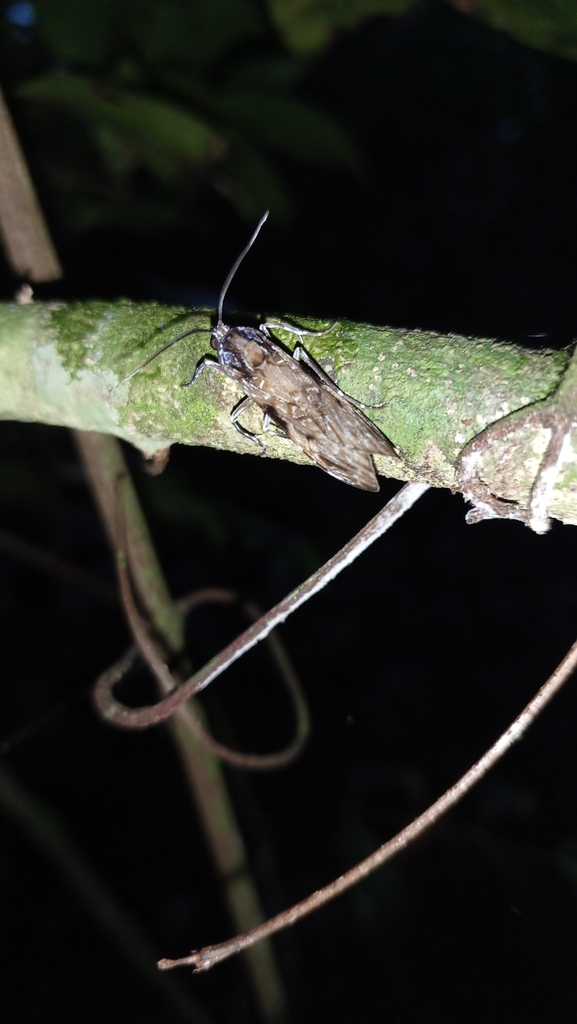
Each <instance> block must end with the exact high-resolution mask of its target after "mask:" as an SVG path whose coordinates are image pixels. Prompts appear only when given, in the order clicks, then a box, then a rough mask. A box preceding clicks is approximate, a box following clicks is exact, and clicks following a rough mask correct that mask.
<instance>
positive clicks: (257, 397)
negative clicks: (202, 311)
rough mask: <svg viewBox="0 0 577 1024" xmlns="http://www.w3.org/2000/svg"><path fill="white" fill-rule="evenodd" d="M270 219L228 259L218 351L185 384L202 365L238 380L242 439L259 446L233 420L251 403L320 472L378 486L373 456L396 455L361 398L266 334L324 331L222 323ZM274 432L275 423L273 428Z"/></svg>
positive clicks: (214, 340) (215, 338)
mask: <svg viewBox="0 0 577 1024" xmlns="http://www.w3.org/2000/svg"><path fill="white" fill-rule="evenodd" d="M267 217H268V211H267V212H266V213H265V214H264V216H263V217H261V219H260V221H259V223H258V225H257V227H256V229H255V231H254V232H253V234H252V237H251V238H250V240H249V242H248V244H247V245H246V246H245V248H244V249H243V251H242V252H241V254H240V256H239V257H238V258H237V260H236V261H235V263H234V264H233V266H232V268H231V270H230V272H229V274H228V276H227V278H226V281H225V282H224V285H223V286H222V290H221V293H220V296H219V302H218V314H217V315H218V319H217V323H216V325H215V326H214V327H213V328H212V329H211V331H210V343H211V346H212V348H213V349H214V350H215V352H216V357H217V358H216V360H215V359H214V357H212V356H204V357H203V358H202V359H201V360H200V362H199V363H198V366H197V367H196V370H195V373H194V376H193V378H192V380H191V381H190V382H189V384H188V385H187V387H190V386H192V385H193V384H194V383H195V382H196V380H197V379H198V377H199V374H200V373H201V372H202V371H203V369H205V368H206V367H213V368H214V369H217V370H220V371H221V372H222V373H225V374H226V375H227V377H230V378H231V379H232V380H234V381H236V382H237V384H239V385H240V387H241V388H242V390H243V391H244V393H245V398H243V399H242V401H241V402H240V403H239V404H238V405H237V406H236V407H235V408H234V409H233V410H232V412H231V417H230V419H231V423H232V425H233V426H234V427H235V429H236V430H237V431H238V432H239V433H240V434H242V436H243V437H245V438H247V439H248V440H250V441H253V442H255V443H256V444H260V445H261V447H264V446H263V445H262V442H261V441H260V440H259V438H258V437H257V436H256V435H255V434H252V433H250V432H249V431H248V430H246V429H245V428H244V427H243V426H241V424H240V423H239V422H238V419H239V417H240V416H241V415H242V414H243V413H244V412H246V411H247V409H248V408H249V407H250V406H251V405H253V404H255V405H258V406H259V408H260V409H262V412H263V429H264V430H265V431H266V430H270V429H271V424H274V427H276V429H277V432H280V433H281V434H283V435H284V436H286V437H288V438H289V439H290V440H291V441H292V442H293V443H294V444H296V446H297V448H300V450H301V451H302V452H304V453H305V455H308V456H309V458H310V459H312V461H313V462H315V463H316V464H317V466H320V468H321V469H324V471H325V472H326V473H329V474H330V475H331V476H334V477H336V478H337V480H342V481H343V483H346V484H351V486H353V487H359V488H360V489H361V490H364V491H378V490H379V483H378V480H377V475H376V472H375V465H374V462H373V458H372V457H373V455H388V456H389V458H395V459H397V458H398V457H399V456H398V455H397V452H396V451H395V449H394V447H393V445H392V444H391V442H390V441H389V440H388V438H386V437H385V435H384V434H382V433H381V431H380V430H379V429H378V428H377V427H376V426H375V425H374V423H372V422H371V421H370V420H369V419H368V418H367V417H366V416H365V415H364V413H363V412H361V408H360V407H361V405H362V403H360V402H357V401H355V399H353V398H350V397H349V396H348V395H345V394H344V392H342V391H341V390H340V388H339V387H338V386H337V385H336V384H335V383H334V381H332V380H331V378H330V377H329V376H328V374H326V373H325V372H324V370H323V369H322V368H321V367H320V366H319V365H318V363H316V362H315V361H314V359H312V357H311V356H310V355H309V354H308V353H307V352H306V351H305V349H304V348H303V346H302V345H301V344H300V343H299V344H298V345H297V346H296V348H295V349H294V352H292V353H291V352H288V351H287V350H286V349H285V348H283V347H282V346H281V345H280V344H279V343H278V342H277V341H275V339H274V338H273V337H272V335H271V333H270V332H271V331H272V330H275V329H277V330H278V329H279V328H280V329H282V330H285V331H288V332H289V333H291V334H295V335H297V336H298V337H299V340H300V339H301V338H302V337H303V336H305V335H314V336H317V337H318V336H319V335H323V334H328V333H330V331H332V330H334V328H335V327H337V326H338V324H333V326H332V327H330V328H329V330H328V331H307V330H305V329H304V328H300V327H294V326H293V325H292V324H285V323H268V322H267V323H262V324H260V325H259V327H258V328H254V327H227V325H226V324H225V323H224V322H223V318H222V317H223V306H224V299H225V296H226V293H227V291H228V288H229V286H230V283H231V281H232V279H233V277H234V275H235V274H236V272H237V270H238V268H239V266H240V264H241V263H242V261H243V260H244V258H245V256H246V254H247V253H248V252H249V250H250V249H251V248H252V246H253V245H254V242H255V240H256V238H257V236H258V233H259V231H260V229H261V228H262V226H263V224H264V222H265V220H266V219H267ZM201 330H203V328H193V329H192V330H190V331H185V333H184V334H180V335H179V336H178V337H177V338H174V339H173V340H172V341H169V342H168V343H167V344H166V345H164V346H163V347H162V348H161V349H159V350H158V352H155V354H154V355H153V356H150V357H149V359H147V360H145V362H143V363H141V364H140V366H138V367H137V368H136V370H133V371H132V373H131V374H129V375H128V377H125V378H124V379H125V380H129V379H130V377H133V376H134V374H135V373H138V372H139V371H140V370H142V369H143V368H144V367H145V366H147V365H148V363H150V362H151V361H152V360H153V359H156V357H157V356H158V355H160V353H161V352H164V351H166V349H168V348H170V347H171V346H172V345H175V344H176V343H177V342H178V341H181V340H182V339H183V338H186V337H188V336H189V335H190V334H194V333H197V332H199V331H201ZM273 429H274V428H273Z"/></svg>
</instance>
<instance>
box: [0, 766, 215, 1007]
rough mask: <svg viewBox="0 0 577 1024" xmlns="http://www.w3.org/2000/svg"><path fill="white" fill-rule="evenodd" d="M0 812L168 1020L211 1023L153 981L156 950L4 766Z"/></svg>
mask: <svg viewBox="0 0 577 1024" xmlns="http://www.w3.org/2000/svg"><path fill="white" fill-rule="evenodd" d="M0 811H1V812H2V815H6V816H8V817H9V818H10V819H11V820H12V821H14V822H15V823H16V824H17V825H18V826H19V827H20V828H22V829H23V830H24V832H25V833H26V835H27V837H28V838H29V839H30V840H31V841H32V842H33V843H35V845H36V846H37V848H38V849H39V850H41V851H42V852H43V853H44V854H45V855H46V856H47V857H49V858H50V860H51V861H52V862H53V864H54V865H55V867H56V868H57V869H58V870H59V871H60V872H61V873H62V876H63V878H64V881H65V882H66V884H67V885H69V886H70V888H71V889H72V890H73V891H74V892H75V893H76V895H77V897H78V898H79V900H80V901H81V902H82V903H83V904H84V906H85V907H86V908H87V910H88V911H89V913H90V915H91V917H92V918H93V920H94V921H95V922H96V923H97V925H98V926H100V928H102V930H103V931H104V933H105V934H106V936H107V938H108V939H109V940H110V941H111V942H113V943H114V945H115V946H116V947H117V949H119V950H120V952H121V953H122V955H123V956H124V957H125V959H126V960H127V961H128V963H130V964H132V966H133V968H134V969H135V970H136V971H137V972H138V973H139V975H140V977H141V979H144V980H145V981H146V982H147V984H149V985H151V986H152V988H153V989H154V990H156V992H157V994H158V995H160V996H162V998H163V999H164V1000H165V1006H166V1010H167V1012H169V1013H170V1018H171V1020H172V1019H178V1020H181V1021H187V1022H188V1024H210V1020H209V1017H208V1014H207V1013H205V1011H204V1010H203V1008H202V1007H201V1006H200V1004H199V1003H198V1002H197V1000H196V998H195V996H194V995H193V994H192V993H189V992H186V990H185V989H183V988H181V987H180V985H177V986H176V987H175V986H172V985H171V986H170V987H167V986H165V985H162V986H159V985H158V982H157V979H158V972H157V971H156V970H155V956H156V955H157V954H156V953H155V949H154V945H153V944H152V943H151V941H150V940H149V939H148V937H147V936H146V935H145V933H144V932H143V931H142V929H141V926H140V924H139V923H138V921H136V920H135V919H134V918H133V917H131V915H130V914H129V913H128V912H127V911H126V910H125V908H124V907H123V906H122V905H121V904H120V903H119V902H118V900H117V899H116V896H115V895H114V893H113V892H111V890H110V889H109V888H108V886H107V885H106V883H105V882H104V881H103V880H102V878H100V876H99V875H98V874H97V873H96V872H95V871H94V869H93V867H92V866H91V865H90V864H89V863H88V861H87V860H86V859H85V858H84V855H83V854H82V852H81V851H80V850H79V849H78V848H77V847H76V845H75V842H74V840H73V839H72V837H71V836H70V835H69V833H68V832H67V830H66V828H65V827H64V826H63V825H62V824H61V823H60V821H59V819H58V817H57V816H56V815H55V814H54V812H53V811H52V810H51V809H50V807H48V806H47V805H46V804H44V803H43V802H42V801H40V800H38V798H37V797H35V796H34V795H33V794H32V793H31V792H30V791H29V790H27V789H26V788H25V787H24V786H23V785H22V783H21V782H19V781H18V779H17V778H16V777H15V776H14V775H13V774H12V772H10V771H9V770H8V769H7V768H5V767H3V766H0ZM163 1019H164V1020H165V1019H166V1018H165V1017H163Z"/></svg>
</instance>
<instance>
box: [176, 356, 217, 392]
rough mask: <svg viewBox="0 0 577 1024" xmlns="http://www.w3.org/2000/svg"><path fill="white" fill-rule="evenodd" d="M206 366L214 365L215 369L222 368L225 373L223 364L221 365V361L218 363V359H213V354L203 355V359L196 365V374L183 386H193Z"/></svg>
mask: <svg viewBox="0 0 577 1024" xmlns="http://www.w3.org/2000/svg"><path fill="white" fill-rule="evenodd" d="M205 366H212V367H213V369H215V370H220V372H221V373H224V370H223V368H222V366H221V365H220V363H217V361H216V359H213V358H212V356H203V357H202V359H201V360H200V361H199V362H198V363H197V365H196V370H195V371H194V375H193V377H192V380H189V381H188V383H187V384H184V385H183V387H185V388H191V387H192V385H193V384H194V383H195V382H196V381H197V380H198V378H199V377H200V375H201V373H202V371H203V370H204V368H205Z"/></svg>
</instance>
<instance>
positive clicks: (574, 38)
mask: <svg viewBox="0 0 577 1024" xmlns="http://www.w3.org/2000/svg"><path fill="white" fill-rule="evenodd" d="M449 2H450V3H451V4H452V6H453V7H455V8H456V9H457V10H458V11H461V12H462V13H463V14H472V15H473V16H474V17H476V18H480V19H481V20H482V21H486V22H487V23H488V24H489V25H491V27H492V28H495V29H499V30H500V31H502V32H507V33H508V34H509V35H510V36H513V38H514V39H516V40H517V41H518V42H519V43H523V44H524V45H525V46H533V47H535V49H537V50H545V51H546V52H547V53H554V54H556V55H557V56H558V57H568V58H569V59H571V60H576V59H577V3H576V2H575V0H449Z"/></svg>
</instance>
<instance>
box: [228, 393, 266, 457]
mask: <svg viewBox="0 0 577 1024" xmlns="http://www.w3.org/2000/svg"><path fill="white" fill-rule="evenodd" d="M251 405H254V402H253V400H252V398H248V397H247V398H243V399H242V401H240V402H239V404H238V405H237V406H235V408H234V409H233V410H232V412H231V414H230V422H231V423H232V425H233V427H234V429H235V430H236V431H238V433H239V434H240V435H241V436H242V437H246V439H247V441H254V443H255V444H258V445H260V447H261V448H262V450H263V452H264V450H265V447H264V444H263V443H262V441H261V440H260V438H258V437H256V435H255V434H251V432H250V430H246V429H245V427H241V425H240V423H237V420H238V418H239V416H242V414H243V412H246V411H247V409H249V408H250V406H251Z"/></svg>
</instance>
